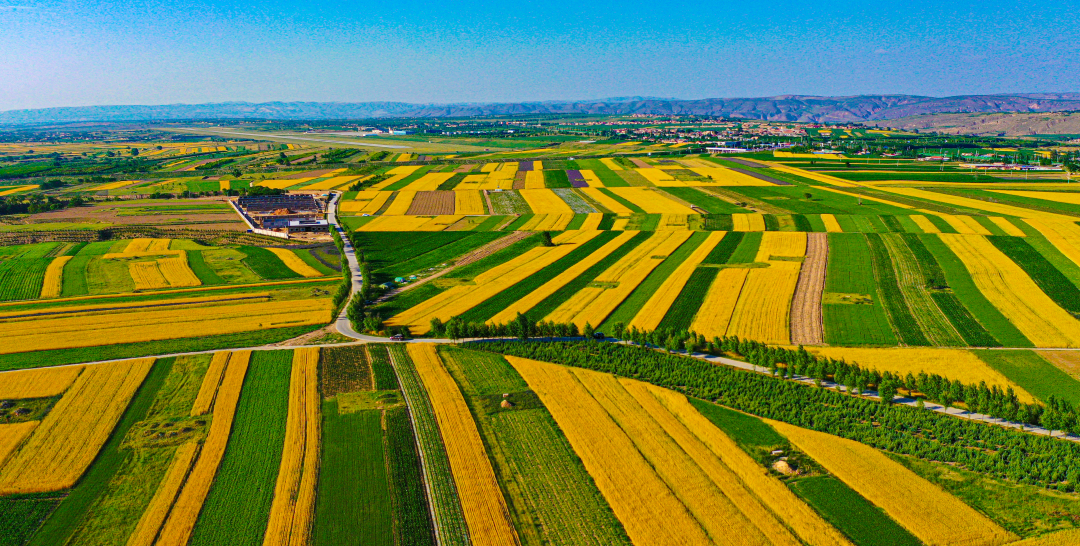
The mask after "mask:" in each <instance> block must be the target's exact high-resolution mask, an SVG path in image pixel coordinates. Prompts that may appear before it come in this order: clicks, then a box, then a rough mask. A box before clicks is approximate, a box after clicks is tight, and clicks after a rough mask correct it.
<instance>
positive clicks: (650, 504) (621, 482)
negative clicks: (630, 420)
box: [506, 356, 714, 546]
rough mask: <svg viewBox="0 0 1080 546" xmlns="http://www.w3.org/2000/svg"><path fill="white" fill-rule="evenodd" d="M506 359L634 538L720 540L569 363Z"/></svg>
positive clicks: (668, 542)
mask: <svg viewBox="0 0 1080 546" xmlns="http://www.w3.org/2000/svg"><path fill="white" fill-rule="evenodd" d="M506 359H507V360H508V361H509V362H510V364H512V365H513V366H514V368H515V369H516V370H517V371H518V373H519V374H521V376H522V378H523V379H525V381H526V382H527V383H528V384H529V387H530V388H531V389H532V390H533V391H534V392H536V393H537V394H538V395H539V396H540V399H541V401H542V402H543V403H544V406H545V407H546V408H547V409H548V411H549V412H551V415H552V417H554V418H555V421H556V422H557V423H558V425H559V428H560V429H561V430H562V432H563V434H564V435H565V436H566V439H567V440H569V442H570V445H571V446H573V448H574V452H575V453H577V455H578V457H580V458H581V461H582V463H584V465H585V469H586V470H588V471H589V474H590V475H591V476H592V477H593V480H595V482H596V486H597V488H598V489H600V492H601V494H603V495H604V498H605V499H606V500H607V502H608V505H609V506H611V510H612V511H613V512H614V513H615V517H617V518H618V519H619V521H621V522H622V524H623V527H624V528H625V529H626V533H627V535H628V536H629V537H630V540H631V541H632V542H633V543H634V544H652V545H657V546H691V545H692V546H697V545H711V544H714V543H713V541H712V540H710V538H709V536H708V535H707V534H706V533H705V530H704V529H703V528H702V527H701V524H700V523H699V522H698V521H697V519H695V518H694V516H693V515H692V514H691V513H690V511H689V510H687V508H686V506H685V505H684V504H683V503H682V501H681V500H679V498H678V497H676V496H675V494H674V493H672V490H671V489H670V488H669V487H668V484H667V483H666V482H665V481H664V480H663V479H662V478H661V477H660V475H659V474H657V470H656V469H655V468H654V467H653V466H652V465H651V464H650V463H649V461H647V460H646V459H645V457H644V456H643V455H642V454H641V452H640V451H639V450H638V448H637V447H636V446H635V445H634V442H633V441H632V440H631V439H630V438H629V437H628V436H627V434H626V433H625V432H624V431H623V430H622V429H621V428H620V427H619V425H618V423H616V422H615V420H614V419H612V418H611V416H610V415H608V413H607V411H605V410H604V408H603V407H602V406H601V405H600V403H599V402H597V401H596V399H594V398H593V396H592V395H591V394H590V393H589V391H588V390H587V389H586V388H585V387H584V386H583V385H582V384H581V382H580V381H578V379H577V377H575V375H574V374H573V373H572V372H571V371H570V370H569V369H568V368H564V367H561V366H556V365H553V364H547V363H544V362H537V361H535V360H528V359H524V358H518V357H513V356H507V357H506ZM612 461H618V464H612Z"/></svg>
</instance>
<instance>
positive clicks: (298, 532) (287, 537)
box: [263, 347, 321, 546]
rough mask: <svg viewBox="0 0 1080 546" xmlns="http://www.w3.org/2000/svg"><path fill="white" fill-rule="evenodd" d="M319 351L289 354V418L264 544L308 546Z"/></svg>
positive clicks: (314, 471)
mask: <svg viewBox="0 0 1080 546" xmlns="http://www.w3.org/2000/svg"><path fill="white" fill-rule="evenodd" d="M320 402H321V399H320V397H319V348H318V347H304V348H300V349H296V350H295V351H293V362H292V374H291V379H290V380H289V417H288V422H287V423H286V426H285V447H284V450H283V452H282V456H281V467H280V469H279V470H278V475H277V485H276V486H275V488H274V501H273V504H272V505H271V506H270V520H269V524H268V525H267V528H266V535H265V536H264V537H263V544H264V545H266V546H274V545H279V544H280V545H285V544H288V545H297V546H303V545H306V544H308V542H309V541H310V537H311V528H312V521H313V517H314V512H315V491H316V485H317V484H318V479H319V456H320V453H319V444H320V436H321V434H320V433H321V431H320V426H319V425H320V416H319V406H320Z"/></svg>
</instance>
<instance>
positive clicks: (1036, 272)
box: [987, 237, 1080, 316]
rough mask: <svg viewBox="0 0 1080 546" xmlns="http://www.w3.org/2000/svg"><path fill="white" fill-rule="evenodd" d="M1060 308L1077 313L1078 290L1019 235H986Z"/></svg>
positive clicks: (1079, 312) (1079, 307) (1079, 304)
mask: <svg viewBox="0 0 1080 546" xmlns="http://www.w3.org/2000/svg"><path fill="white" fill-rule="evenodd" d="M987 239H988V240H989V241H990V242H991V243H993V244H994V246H996V247H997V249H998V250H1000V251H1001V252H1002V253H1003V254H1005V255H1006V256H1008V257H1009V259H1010V260H1012V261H1013V262H1014V263H1016V265H1018V266H1020V268H1021V269H1023V270H1024V272H1025V273H1027V274H1028V276H1029V277H1031V280H1033V281H1035V284H1037V285H1039V288H1041V289H1042V291H1043V292H1044V293H1046V295H1047V296H1050V299H1052V300H1054V303H1056V304H1058V305H1060V306H1061V308H1062V309H1064V310H1066V311H1068V312H1070V313H1072V314H1073V315H1074V316H1076V315H1080V289H1078V288H1077V287H1076V285H1075V284H1073V282H1072V281H1070V280H1069V278H1068V277H1066V276H1065V275H1064V274H1063V273H1062V272H1061V271H1058V269H1057V268H1056V267H1054V265H1053V264H1051V263H1050V261H1049V260H1047V259H1046V257H1045V256H1043V255H1042V254H1040V253H1039V251H1037V250H1035V249H1034V248H1032V247H1031V245H1029V244H1028V243H1027V241H1025V240H1024V238H1022V237H987Z"/></svg>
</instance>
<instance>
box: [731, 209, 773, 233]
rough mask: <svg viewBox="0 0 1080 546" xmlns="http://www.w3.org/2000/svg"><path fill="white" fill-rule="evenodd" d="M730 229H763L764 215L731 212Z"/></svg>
mask: <svg viewBox="0 0 1080 546" xmlns="http://www.w3.org/2000/svg"><path fill="white" fill-rule="evenodd" d="M731 220H732V222H734V227H733V229H732V231H765V217H764V216H762V215H761V214H757V213H753V214H732V215H731Z"/></svg>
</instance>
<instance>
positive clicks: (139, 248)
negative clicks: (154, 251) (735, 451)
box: [124, 238, 154, 254]
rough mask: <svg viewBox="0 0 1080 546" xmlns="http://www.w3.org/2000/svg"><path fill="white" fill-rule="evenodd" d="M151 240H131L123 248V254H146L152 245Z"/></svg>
mask: <svg viewBox="0 0 1080 546" xmlns="http://www.w3.org/2000/svg"><path fill="white" fill-rule="evenodd" d="M153 242H154V240H153V239H146V238H137V239H132V240H131V242H129V243H128V244H127V247H125V248H124V254H135V253H138V252H146V251H148V250H150V245H151V243H153Z"/></svg>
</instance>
